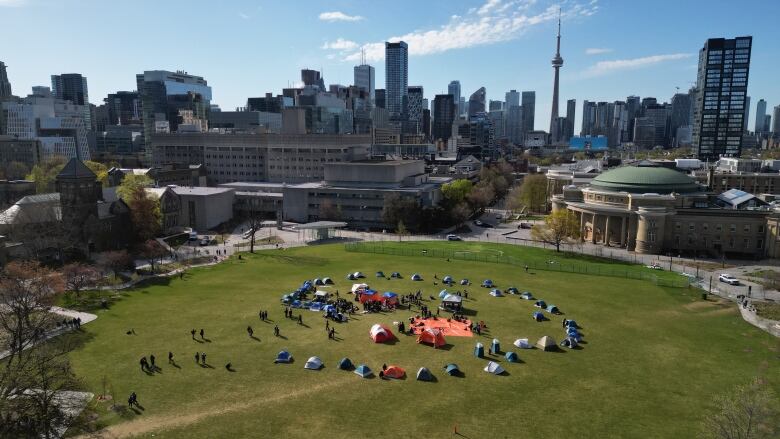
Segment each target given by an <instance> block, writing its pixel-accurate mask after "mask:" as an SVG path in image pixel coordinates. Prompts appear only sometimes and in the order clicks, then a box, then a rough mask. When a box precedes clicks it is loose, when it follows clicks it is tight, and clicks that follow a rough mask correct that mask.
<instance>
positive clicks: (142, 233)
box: [125, 187, 162, 242]
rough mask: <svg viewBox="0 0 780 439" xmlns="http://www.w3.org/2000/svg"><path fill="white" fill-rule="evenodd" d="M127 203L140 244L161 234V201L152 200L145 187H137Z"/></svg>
mask: <svg viewBox="0 0 780 439" xmlns="http://www.w3.org/2000/svg"><path fill="white" fill-rule="evenodd" d="M125 202H126V203H127V206H128V207H129V208H130V219H131V221H132V222H133V230H134V232H135V235H136V238H137V239H138V241H139V242H143V241H146V240H149V239H152V238H154V237H155V236H157V234H158V233H160V224H161V221H162V220H161V217H162V214H161V213H160V200H158V199H156V198H152V197H151V196H150V195H149V194H147V193H146V190H145V189H144V188H143V187H136V188H135V189H134V191H133V192H132V193H131V194H130V197H129V199H127V200H125Z"/></svg>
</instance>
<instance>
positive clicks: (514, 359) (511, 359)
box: [504, 352, 520, 363]
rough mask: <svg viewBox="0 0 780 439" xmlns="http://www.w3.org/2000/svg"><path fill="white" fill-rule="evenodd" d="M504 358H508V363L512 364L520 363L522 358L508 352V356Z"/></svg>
mask: <svg viewBox="0 0 780 439" xmlns="http://www.w3.org/2000/svg"><path fill="white" fill-rule="evenodd" d="M504 358H506V361H508V362H510V363H517V362H518V361H520V358H518V357H517V354H516V353H514V352H507V353H506V355H504Z"/></svg>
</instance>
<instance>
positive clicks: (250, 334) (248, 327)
mask: <svg viewBox="0 0 780 439" xmlns="http://www.w3.org/2000/svg"><path fill="white" fill-rule="evenodd" d="M246 333H247V334H249V337H252V336H253V335H255V331H254V330H253V329H252V327H251V326H247V327H246Z"/></svg>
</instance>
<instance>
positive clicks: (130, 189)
mask: <svg viewBox="0 0 780 439" xmlns="http://www.w3.org/2000/svg"><path fill="white" fill-rule="evenodd" d="M152 186H154V181H152V179H151V178H149V176H147V175H143V174H140V175H139V174H127V175H125V177H124V178H123V179H122V182H121V183H120V184H119V187H117V189H116V194H117V196H119V198H121V199H123V200H124V201H125V203H128V204H129V200H130V198H131V197H132V196H133V194H134V193H136V192H138V189H139V188H140V189H143V188H147V187H152Z"/></svg>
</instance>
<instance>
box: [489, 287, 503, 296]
mask: <svg viewBox="0 0 780 439" xmlns="http://www.w3.org/2000/svg"><path fill="white" fill-rule="evenodd" d="M489 294H490V295H491V296H493V297H503V296H504V294H503V293H501V290H499V289H498V288H493V289H492V290H490V293H489Z"/></svg>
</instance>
